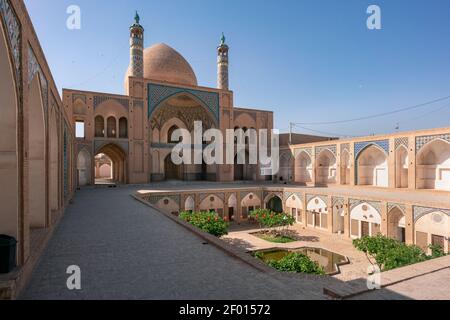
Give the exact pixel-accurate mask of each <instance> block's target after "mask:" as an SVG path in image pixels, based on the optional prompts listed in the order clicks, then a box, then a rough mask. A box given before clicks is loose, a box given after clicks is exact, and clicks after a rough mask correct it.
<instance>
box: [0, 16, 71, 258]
mask: <svg viewBox="0 0 450 320" xmlns="http://www.w3.org/2000/svg"><path fill="white" fill-rule="evenodd" d="M2 14H3V13H2ZM11 14H12V15H14V10H11ZM11 18H13V17H11ZM3 22H4V20H3V16H2V17H0V70H1V71H2V73H1V78H0V97H1V116H0V181H1V182H2V184H1V185H0V203H1V210H0V234H4V235H8V236H11V237H14V238H15V239H16V240H17V241H18V243H17V254H16V257H17V263H18V264H19V265H21V264H23V263H25V262H26V261H27V259H28V258H29V256H30V255H31V254H33V248H34V247H33V246H31V242H32V241H35V240H36V241H38V240H39V238H35V234H38V233H40V231H37V229H46V228H49V227H50V226H52V224H53V223H54V221H55V220H56V218H57V215H58V214H60V212H61V209H62V208H63V207H64V205H65V203H66V202H65V201H66V200H67V199H68V197H70V195H71V194H72V191H73V190H72V184H71V179H72V177H71V174H70V173H67V174H63V172H64V169H67V171H68V172H70V165H71V164H72V157H71V152H72V147H71V142H72V139H73V135H72V134H71V132H70V129H69V128H70V126H69V125H68V122H66V121H65V120H66V119H65V118H64V113H61V112H60V110H61V108H62V107H61V104H59V101H58V99H56V98H55V97H56V94H57V90H56V88H55V87H54V86H53V85H52V83H50V82H49V81H48V80H47V79H48V74H47V73H45V72H44V71H45V70H43V69H41V65H40V64H39V62H40V61H42V57H41V56H40V55H35V51H34V48H35V47H36V43H35V41H34V40H33V39H27V38H26V35H25V34H23V37H22V38H21V39H22V40H24V41H23V42H22V41H21V43H23V44H24V45H23V46H18V47H17V50H19V52H14V50H12V47H11V45H10V44H11V42H10V37H9V36H10V33H9V31H14V30H7V29H5V24H4V23H3ZM22 48H24V49H25V50H24V51H25V52H24V53H22V51H21V50H22ZM36 52H37V53H38V54H39V51H38V50H36ZM17 54H18V56H25V55H27V58H28V60H27V61H28V64H27V65H23V64H21V65H16V63H17V64H19V63H20V62H19V61H17V60H15V58H14V57H15V56H17ZM16 67H17V68H16ZM63 137H64V138H63ZM63 141H64V142H66V143H64V142H63Z"/></svg>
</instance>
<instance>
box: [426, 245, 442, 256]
mask: <svg viewBox="0 0 450 320" xmlns="http://www.w3.org/2000/svg"><path fill="white" fill-rule="evenodd" d="M429 248H430V250H431V258H433V259H435V258H440V257H444V256H445V252H444V249H443V248H442V247H441V246H438V245H430V246H429Z"/></svg>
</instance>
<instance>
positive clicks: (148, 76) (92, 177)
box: [63, 13, 273, 186]
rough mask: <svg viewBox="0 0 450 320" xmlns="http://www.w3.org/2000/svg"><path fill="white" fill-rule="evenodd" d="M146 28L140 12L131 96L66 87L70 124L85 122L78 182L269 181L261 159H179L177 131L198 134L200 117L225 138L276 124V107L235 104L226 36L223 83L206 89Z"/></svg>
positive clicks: (134, 30) (133, 35) (128, 85)
mask: <svg viewBox="0 0 450 320" xmlns="http://www.w3.org/2000/svg"><path fill="white" fill-rule="evenodd" d="M144 34H145V32H144V28H143V27H142V25H141V24H140V17H139V15H138V14H137V13H136V16H135V21H134V24H133V25H132V26H131V27H130V66H129V68H128V70H127V73H126V75H125V92H126V94H125V95H118V94H108V93H97V92H86V91H79V90H69V89H65V90H64V91H63V104H64V106H65V108H66V110H68V113H69V117H70V118H71V119H72V123H73V124H78V126H79V127H80V128H84V134H81V137H78V138H77V139H76V144H75V146H74V148H75V153H76V154H77V155H78V157H77V175H78V182H79V185H80V186H84V185H93V184H95V181H96V178H97V179H99V178H100V179H103V181H104V180H105V178H106V179H107V178H110V181H111V182H114V183H126V184H136V183H150V182H157V181H164V180H185V181H198V180H200V181H202V180H207V181H221V182H226V181H228V182H229V181H235V180H254V181H258V180H265V179H266V177H265V176H261V174H260V170H259V167H258V166H257V165H253V166H243V165H240V166H238V165H236V166H232V165H216V166H206V164H204V165H201V164H199V165H181V166H176V165H174V164H173V162H172V159H171V151H172V149H173V147H174V146H175V144H176V143H175V141H172V140H171V139H172V133H173V132H174V131H175V130H177V129H186V130H189V131H190V132H193V129H194V128H193V124H194V121H201V122H202V124H203V130H204V131H205V130H208V129H210V128H216V129H220V130H221V131H222V132H223V136H225V132H226V130H227V129H243V130H244V131H246V130H247V129H256V130H259V129H272V128H273V113H272V112H268V111H262V110H250V109H242V108H237V107H235V106H234V105H233V92H232V91H230V90H229V80H228V79H229V77H228V63H229V55H228V54H229V47H228V46H227V44H226V43H225V37H224V36H222V39H221V42H220V45H219V46H218V48H217V88H206V87H201V86H199V85H198V82H197V77H196V75H195V73H194V70H193V69H192V67H191V66H190V64H189V63H188V62H187V61H186V60H185V59H184V58H183V56H182V55H181V54H180V53H178V52H177V51H176V50H175V49H173V48H171V47H170V46H168V45H166V44H163V43H160V44H155V45H153V46H151V47H149V48H145V49H144ZM177 143H178V142H177ZM98 155H102V157H103V159H105V158H109V160H110V161H109V163H105V162H103V163H102V164H101V165H100V163H99V162H96V161H95V157H96V156H98ZM247 158H248V154H247ZM94 168H95V169H94ZM109 171H110V172H111V173H110V174H109V173H108V172H109Z"/></svg>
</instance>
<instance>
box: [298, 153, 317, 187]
mask: <svg viewBox="0 0 450 320" xmlns="http://www.w3.org/2000/svg"><path fill="white" fill-rule="evenodd" d="M312 173H313V167H312V160H311V156H310V155H309V154H308V153H307V152H306V151H304V150H302V151H301V152H300V153H299V154H298V155H297V156H296V158H295V182H298V183H300V184H303V185H306V184H308V183H310V182H312Z"/></svg>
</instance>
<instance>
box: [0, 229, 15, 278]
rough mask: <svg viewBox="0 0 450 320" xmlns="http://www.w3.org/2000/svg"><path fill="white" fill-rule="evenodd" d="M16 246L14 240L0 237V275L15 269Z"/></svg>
mask: <svg viewBox="0 0 450 320" xmlns="http://www.w3.org/2000/svg"><path fill="white" fill-rule="evenodd" d="M16 246H17V241H16V239H14V238H13V237H9V236H6V235H0V274H3V273H10V272H11V271H12V270H13V269H14V268H15V267H16Z"/></svg>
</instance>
